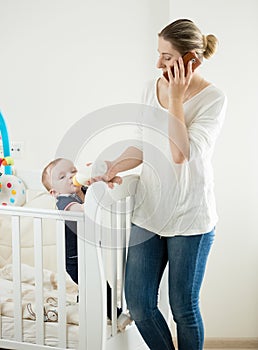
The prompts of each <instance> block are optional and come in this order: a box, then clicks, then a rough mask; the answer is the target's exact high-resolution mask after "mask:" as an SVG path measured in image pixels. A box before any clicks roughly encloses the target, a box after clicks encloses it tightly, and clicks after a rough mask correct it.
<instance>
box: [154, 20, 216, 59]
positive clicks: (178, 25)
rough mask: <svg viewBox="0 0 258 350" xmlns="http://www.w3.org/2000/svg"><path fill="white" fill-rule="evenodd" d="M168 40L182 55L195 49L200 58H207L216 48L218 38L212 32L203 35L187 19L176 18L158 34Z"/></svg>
mask: <svg viewBox="0 0 258 350" xmlns="http://www.w3.org/2000/svg"><path fill="white" fill-rule="evenodd" d="M158 35H159V37H162V38H163V39H164V40H166V41H169V42H170V43H171V44H172V45H173V47H174V48H175V49H176V50H177V51H178V52H179V53H180V54H181V55H182V56H183V55H184V54H185V53H186V52H189V51H195V52H196V54H197V55H198V57H199V58H200V59H202V58H203V57H204V58H206V59H208V58H210V57H211V56H213V55H214V53H215V52H216V50H217V45H218V39H217V38H216V36H215V35H213V34H208V35H203V34H202V32H201V31H200V29H199V28H198V27H197V26H196V25H195V24H194V23H193V22H192V21H191V20H189V19H178V20H176V21H174V22H172V23H170V24H169V25H167V26H166V27H165V28H164V29H162V31H161V32H160V33H159V34H158Z"/></svg>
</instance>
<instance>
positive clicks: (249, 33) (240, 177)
mask: <svg viewBox="0 0 258 350" xmlns="http://www.w3.org/2000/svg"><path fill="white" fill-rule="evenodd" d="M169 4H170V20H172V19H175V18H178V17H189V18H192V19H193V20H194V21H196V22H197V24H198V25H199V26H200V27H201V29H202V30H203V32H204V33H209V32H214V33H215V34H216V35H217V36H218V37H219V39H220V48H219V52H218V54H217V55H216V56H215V57H214V58H213V59H212V60H211V61H210V62H207V63H206V64H205V65H204V66H203V68H202V70H203V73H204V74H205V75H206V77H207V78H208V79H210V80H212V81H213V82H215V83H216V84H217V85H218V86H219V87H221V88H222V89H223V90H225V91H226V93H227V95H228V98H229V107H228V113H227V118H226V122H225V126H224V129H223V132H222V135H221V137H220V139H219V142H218V145H217V149H216V154H215V158H214V166H215V175H216V192H217V199H218V211H219V214H220V222H219V225H218V230H217V239H216V242H215V245H214V248H213V252H212V255H211V257H210V261H209V267H208V273H207V276H206V281H205V285H204V288H203V293H202V295H203V298H202V305H203V311H204V316H205V321H206V334H207V336H208V337H258V297H257V295H258V280H257V270H258V258H257V257H258V254H257V247H258V237H257V229H255V223H256V222H255V218H256V211H257V207H258V205H257V198H258V187H257V180H256V179H257V178H258V176H257V175H258V174H257V172H258V171H257V155H256V149H257V148H258V147H257V146H258V145H257V137H256V133H257V130H258V125H257V123H258V122H257V115H258V113H257V112H258V107H257V103H256V98H257V96H258V94H257V82H256V80H255V77H254V75H255V74H256V75H257V73H256V61H255V59H254V57H257V45H256V42H257V38H256V34H257V29H258V28H257V27H258V25H257V20H256V17H255V16H256V13H257V10H258V8H257V1H256V0H246V1H245V2H236V1H233V0H228V1H222V0H217V1H213V2H211V1H209V2H208V1H207V0H196V1H195V2H192V1H190V0H185V1H182V2H180V1H174V0H170V1H168V0H167V1H165V0H162V1H160V0H141V1H138V0H130V1H121V0H109V1H105V0H98V1H91V2H88V1H83V0H73V1H72V0H37V1H35V0H8V1H5V0H0V52H1V55H0V77H1V79H0V109H1V111H2V113H3V114H4V116H5V117H6V119H7V124H8V128H9V132H10V138H11V140H13V141H24V142H25V154H24V158H23V159H22V160H20V161H19V160H17V162H16V164H17V167H19V168H23V169H27V168H30V169H38V168H42V167H43V166H44V165H45V164H46V163H47V162H48V161H49V160H50V159H52V158H53V157H54V156H55V152H56V149H57V147H58V144H59V142H60V140H61V139H62V137H63V136H64V134H65V133H66V131H67V130H68V129H69V128H71V126H72V125H73V124H74V123H75V122H76V121H78V120H79V119H80V118H82V117H83V116H85V115H86V114H87V113H89V112H92V111H94V110H96V109H99V108H101V107H103V106H108V105H112V104H117V103H126V102H135V100H136V99H137V98H138V94H139V93H140V91H141V87H142V84H143V82H144V81H145V80H147V79H150V78H152V77H153V76H155V75H156V74H157V71H156V69H155V63H156V58H157V52H156V49H157V45H156V43H157V36H156V34H157V32H158V31H159V30H160V29H161V28H162V27H163V26H164V25H165V24H167V23H168V22H169Z"/></svg>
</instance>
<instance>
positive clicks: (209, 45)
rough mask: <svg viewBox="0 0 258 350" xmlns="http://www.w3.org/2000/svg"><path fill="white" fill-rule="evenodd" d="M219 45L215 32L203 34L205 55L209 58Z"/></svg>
mask: <svg viewBox="0 0 258 350" xmlns="http://www.w3.org/2000/svg"><path fill="white" fill-rule="evenodd" d="M217 47H218V39H217V37H216V36H215V35H213V34H208V35H203V57H204V58H206V59H209V58H210V57H211V56H213V55H214V54H215V52H216V51H217Z"/></svg>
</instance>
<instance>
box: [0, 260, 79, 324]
mask: <svg viewBox="0 0 258 350" xmlns="http://www.w3.org/2000/svg"><path fill="white" fill-rule="evenodd" d="M21 282H22V284H21V297H22V317H23V318H24V319H31V320H35V319H36V313H35V269H34V267H31V266H29V265H26V264H22V265H21ZM43 295H44V301H43V308H42V310H43V311H42V312H43V315H44V321H45V322H57V321H58V291H57V274H56V273H55V272H52V271H49V270H46V269H44V270H43ZM77 296H78V286H77V285H76V284H75V283H74V282H73V281H72V279H71V278H70V276H69V275H68V274H67V275H66V318H67V323H70V324H77V325H78V324H79V315H78V303H77ZM13 298H14V297H13V266H12V264H7V265H5V266H4V267H3V268H1V269H0V314H1V315H3V316H8V317H13V315H14V312H13V310H14V299H13Z"/></svg>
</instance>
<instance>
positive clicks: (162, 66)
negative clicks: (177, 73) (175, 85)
mask: <svg viewBox="0 0 258 350" xmlns="http://www.w3.org/2000/svg"><path fill="white" fill-rule="evenodd" d="M156 66H157V68H164V67H165V65H164V63H163V62H162V58H159V59H158V61H157V65H156Z"/></svg>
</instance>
